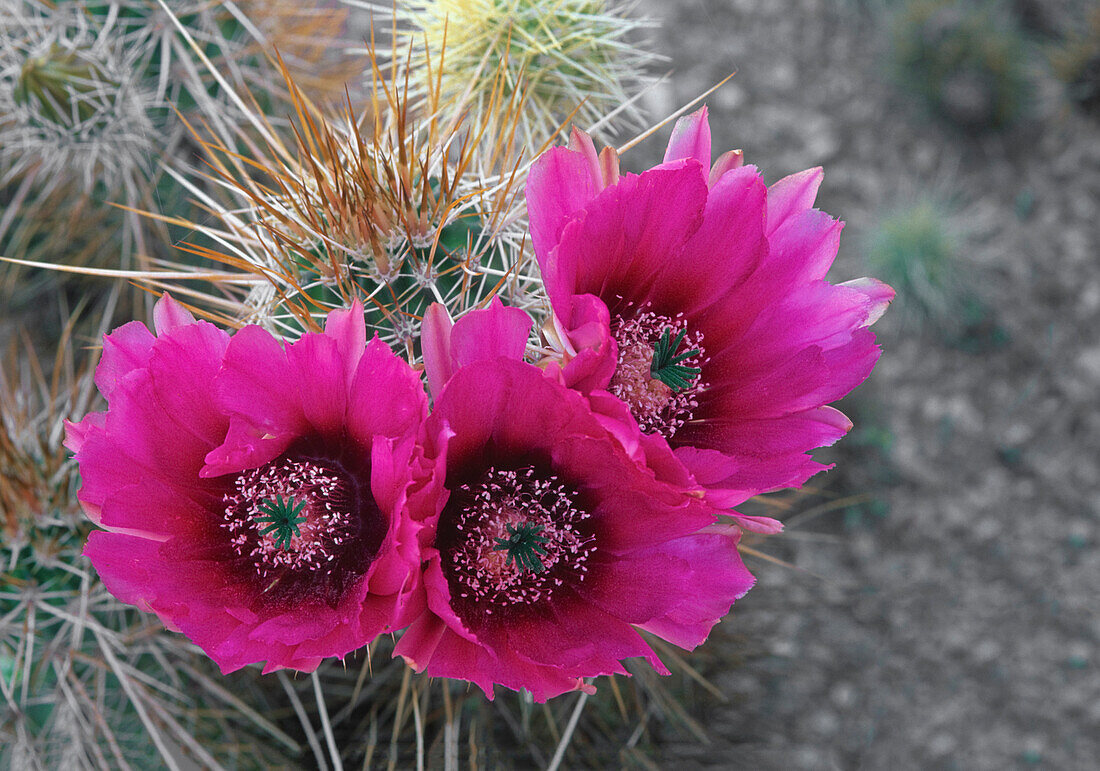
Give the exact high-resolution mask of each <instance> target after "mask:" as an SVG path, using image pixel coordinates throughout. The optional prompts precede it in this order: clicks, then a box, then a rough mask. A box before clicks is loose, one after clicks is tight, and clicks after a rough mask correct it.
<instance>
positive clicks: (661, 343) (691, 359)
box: [607, 310, 705, 438]
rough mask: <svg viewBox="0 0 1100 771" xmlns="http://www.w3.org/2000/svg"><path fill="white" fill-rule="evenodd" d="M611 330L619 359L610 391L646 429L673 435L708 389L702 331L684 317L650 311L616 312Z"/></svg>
mask: <svg viewBox="0 0 1100 771" xmlns="http://www.w3.org/2000/svg"><path fill="white" fill-rule="evenodd" d="M611 335H612V337H614V338H615V342H616V344H617V345H618V347H619V359H618V363H617V364H616V367H615V374H614V375H612V377H611V383H610V384H609V385H608V387H607V390H608V391H610V392H611V393H612V394H614V395H615V396H617V397H618V398H619V399H620V400H621V401H623V402H624V403H625V404H626V405H627V406H628V407H630V412H631V413H632V414H633V415H634V419H635V420H637V421H638V426H639V427H640V428H641V429H642V431H644V432H646V433H647V434H650V433H660V434H663V435H664V436H665V437H666V438H671V437H672V436H673V435H674V434H675V433H676V432H677V431H678V430H679V429H680V428H681V427H682V426H683V425H684V424H685V423H687V422H688V421H689V420H691V418H692V416H693V414H694V412H695V410H696V409H698V407H699V396H700V394H702V392H703V390H704V389H705V384H704V383H703V382H702V381H701V379H700V374H701V373H702V367H701V364H702V362H703V360H704V353H703V345H702V342H703V336H702V335H701V334H699V333H698V332H694V333H693V332H691V331H690V330H688V328H687V323H686V321H685V320H684V319H683V317H682V316H677V317H676V318H669V317H667V316H662V315H659V314H656V313H653V312H651V311H648V310H643V311H641V312H640V313H637V314H635V315H634V316H632V317H630V318H625V319H624V318H622V317H616V318H615V319H614V320H613V321H612V323H611Z"/></svg>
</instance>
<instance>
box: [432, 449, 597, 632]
mask: <svg viewBox="0 0 1100 771" xmlns="http://www.w3.org/2000/svg"><path fill="white" fill-rule="evenodd" d="M589 516H590V515H589V514H588V512H586V511H584V510H583V509H582V508H580V507H579V506H578V505H577V503H576V495H575V493H572V492H571V491H570V490H569V489H568V488H567V487H566V486H565V485H564V484H562V483H561V481H560V480H559V479H558V478H557V477H556V476H553V475H543V474H540V473H539V472H538V471H536V470H535V469H534V468H533V467H530V466H528V467H525V468H521V469H515V470H513V469H497V468H490V469H489V470H488V471H487V472H486V473H485V474H484V475H483V476H482V478H481V479H480V480H479V481H477V482H476V483H473V484H464V485H462V486H460V487H459V488H458V489H456V490H455V491H454V492H453V493H452V494H451V499H450V501H449V502H448V504H447V508H446V510H445V513H444V518H443V519H441V520H440V532H439V536H438V539H437V544H438V546H439V550H440V553H441V554H442V557H443V566H444V570H445V572H446V574H447V579H448V582H449V583H450V585H451V591H452V593H453V595H454V596H455V597H456V599H458V600H459V602H458V604H459V605H463V604H467V603H473V604H476V605H477V606H478V607H479V608H480V609H481V611H482V612H484V613H486V614H490V615H491V614H492V613H493V610H494V607H500V606H510V605H529V604H531V603H535V602H542V601H545V600H547V599H548V598H549V597H550V596H551V595H552V594H553V593H554V590H555V588H557V587H559V586H561V585H562V584H563V583H564V582H566V581H573V580H576V581H583V580H584V577H585V574H586V573H587V571H588V566H587V565H586V564H585V563H586V562H587V561H588V559H589V557H590V556H591V555H592V553H593V552H594V551H595V549H596V546H595V543H594V542H593V538H592V536H591V535H590V534H589V533H588V528H587V527H586V526H585V525H584V521H585V520H586V519H588V518H589Z"/></svg>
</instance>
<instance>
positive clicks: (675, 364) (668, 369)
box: [649, 327, 703, 392]
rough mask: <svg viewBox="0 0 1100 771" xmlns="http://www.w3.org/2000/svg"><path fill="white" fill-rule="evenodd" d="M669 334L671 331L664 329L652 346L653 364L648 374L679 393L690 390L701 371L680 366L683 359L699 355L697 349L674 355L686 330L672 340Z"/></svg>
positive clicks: (682, 340)
mask: <svg viewBox="0 0 1100 771" xmlns="http://www.w3.org/2000/svg"><path fill="white" fill-rule="evenodd" d="M671 332H672V330H671V329H669V328H667V327H666V328H665V331H664V332H662V333H661V339H660V340H658V341H657V344H656V345H655V346H653V364H652V365H651V366H650V368H649V373H650V374H651V375H652V376H653V377H654V378H656V379H657V380H660V381H661V382H662V383H664V384H665V385H667V386H668V387H669V388H671V389H672V390H673V391H677V392H679V391H684V390H686V389H688V388H690V387H691V384H692V383H694V382H695V379H696V378H697V377H698V376H699V373H700V372H702V371H703V370H701V369H699V367H689V366H687V365H685V364H681V362H682V361H684V360H685V359H690V358H691V357H692V356H698V355H699V353H700V351H699V349H698V348H692V349H691V350H690V351H686V352H684V353H681V354H679V355H677V354H676V350H677V349H678V348H679V347H680V344H681V343H682V342H684V336H685V335H687V330H686V329H684V330H681V331H680V334H678V335H677V336H676V339H674V340H672V339H670V338H671V336H672V335H671Z"/></svg>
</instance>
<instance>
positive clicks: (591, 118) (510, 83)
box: [395, 0, 660, 151]
mask: <svg viewBox="0 0 1100 771" xmlns="http://www.w3.org/2000/svg"><path fill="white" fill-rule="evenodd" d="M630 10H631V9H630V7H628V6H627V5H626V4H622V3H619V4H615V3H613V2H609V1H608V0H550V2H537V1H536V0H426V1H425V0H419V1H418V2H414V3H410V4H409V5H408V7H407V9H406V10H404V11H402V20H403V21H405V22H407V24H408V25H409V27H410V29H409V31H408V32H406V33H405V36H404V37H403V38H400V41H401V42H399V43H398V45H396V46H395V50H396V52H397V55H398V56H400V55H402V54H403V52H404V51H405V50H406V49H408V47H409V46H410V45H411V46H413V47H414V48H418V47H419V46H420V45H421V43H422V41H425V40H426V41H427V49H428V50H429V51H441V50H443V46H444V41H446V50H447V57H446V67H445V69H444V70H443V73H442V79H441V81H440V83H439V87H440V90H441V92H442V93H441V95H440V96H441V101H442V102H443V103H444V104H448V103H450V104H452V105H453V104H454V103H457V102H460V101H466V102H469V106H470V109H471V110H472V111H473V112H475V113H476V112H480V111H481V110H482V109H484V107H485V105H486V104H487V103H488V101H489V100H490V98H491V94H492V92H493V90H494V88H495V84H496V80H497V71H498V64H499V68H500V69H502V70H503V73H504V79H503V82H504V88H505V96H506V97H509V96H511V94H512V93H513V92H514V91H519V92H522V94H523V95H524V97H525V99H526V114H525V116H524V121H523V122H522V123H521V124H520V126H519V130H520V132H521V136H520V139H521V140H522V141H523V143H524V144H525V145H526V146H527V147H528V149H530V150H532V151H534V150H537V149H538V148H539V147H540V146H541V145H542V144H543V142H545V141H547V140H548V139H550V138H552V137H553V136H554V135H555V134H557V133H558V129H559V128H560V127H561V126H562V125H563V124H565V123H567V122H573V123H576V124H577V125H578V126H580V127H582V128H586V129H590V130H592V131H594V132H595V134H596V135H597V136H599V137H600V138H603V139H606V138H608V137H609V136H610V135H612V134H613V132H614V129H615V127H616V123H617V122H621V123H622V124H625V125H630V126H632V127H640V126H642V125H644V123H643V120H642V117H643V116H642V115H641V112H640V110H639V109H638V107H637V105H636V103H635V102H634V101H633V100H632V99H631V95H636V94H638V93H639V92H640V91H641V90H643V89H644V87H645V86H646V85H647V84H648V83H649V82H651V81H650V79H649V78H647V77H646V75H645V71H646V68H647V67H648V66H650V65H652V64H653V63H654V62H655V61H658V60H659V58H660V57H658V56H656V55H655V54H653V53H651V52H650V51H648V50H646V48H645V41H644V40H641V39H639V31H640V30H642V29H644V28H646V27H649V26H651V23H650V22H648V21H646V20H644V19H634V18H632V17H631V15H630ZM412 61H413V63H414V65H415V66H416V68H417V69H419V70H423V71H424V72H423V73H422V74H421V75H418V76H417V79H418V80H419V81H420V82H422V83H424V84H425V86H427V84H430V83H431V77H430V70H431V67H430V64H431V63H430V60H429V59H427V58H424V57H413V58H412ZM422 93H426V91H425V92H422Z"/></svg>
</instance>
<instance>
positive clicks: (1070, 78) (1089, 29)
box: [1050, 7, 1100, 115]
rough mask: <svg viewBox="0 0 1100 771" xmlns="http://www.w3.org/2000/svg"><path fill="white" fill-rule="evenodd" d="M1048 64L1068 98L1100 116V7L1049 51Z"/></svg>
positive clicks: (1093, 10) (1094, 9)
mask: <svg viewBox="0 0 1100 771" xmlns="http://www.w3.org/2000/svg"><path fill="white" fill-rule="evenodd" d="M1050 62H1051V66H1052V67H1053V69H1054V74H1055V75H1056V76H1057V77H1058V79H1059V80H1060V81H1062V83H1064V84H1065V87H1066V95H1067V96H1068V97H1069V99H1070V100H1071V101H1073V102H1075V103H1077V104H1079V105H1081V107H1082V108H1084V109H1085V110H1086V111H1088V112H1090V113H1092V114H1093V115H1100V7H1096V8H1093V9H1092V11H1091V12H1090V13H1089V15H1088V18H1087V20H1086V22H1085V24H1084V25H1083V26H1082V27H1079V28H1076V29H1073V30H1071V31H1070V32H1069V33H1068V34H1067V35H1066V37H1065V39H1064V40H1062V41H1061V42H1059V43H1058V44H1056V45H1055V46H1053V47H1052V48H1051V50H1050Z"/></svg>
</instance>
